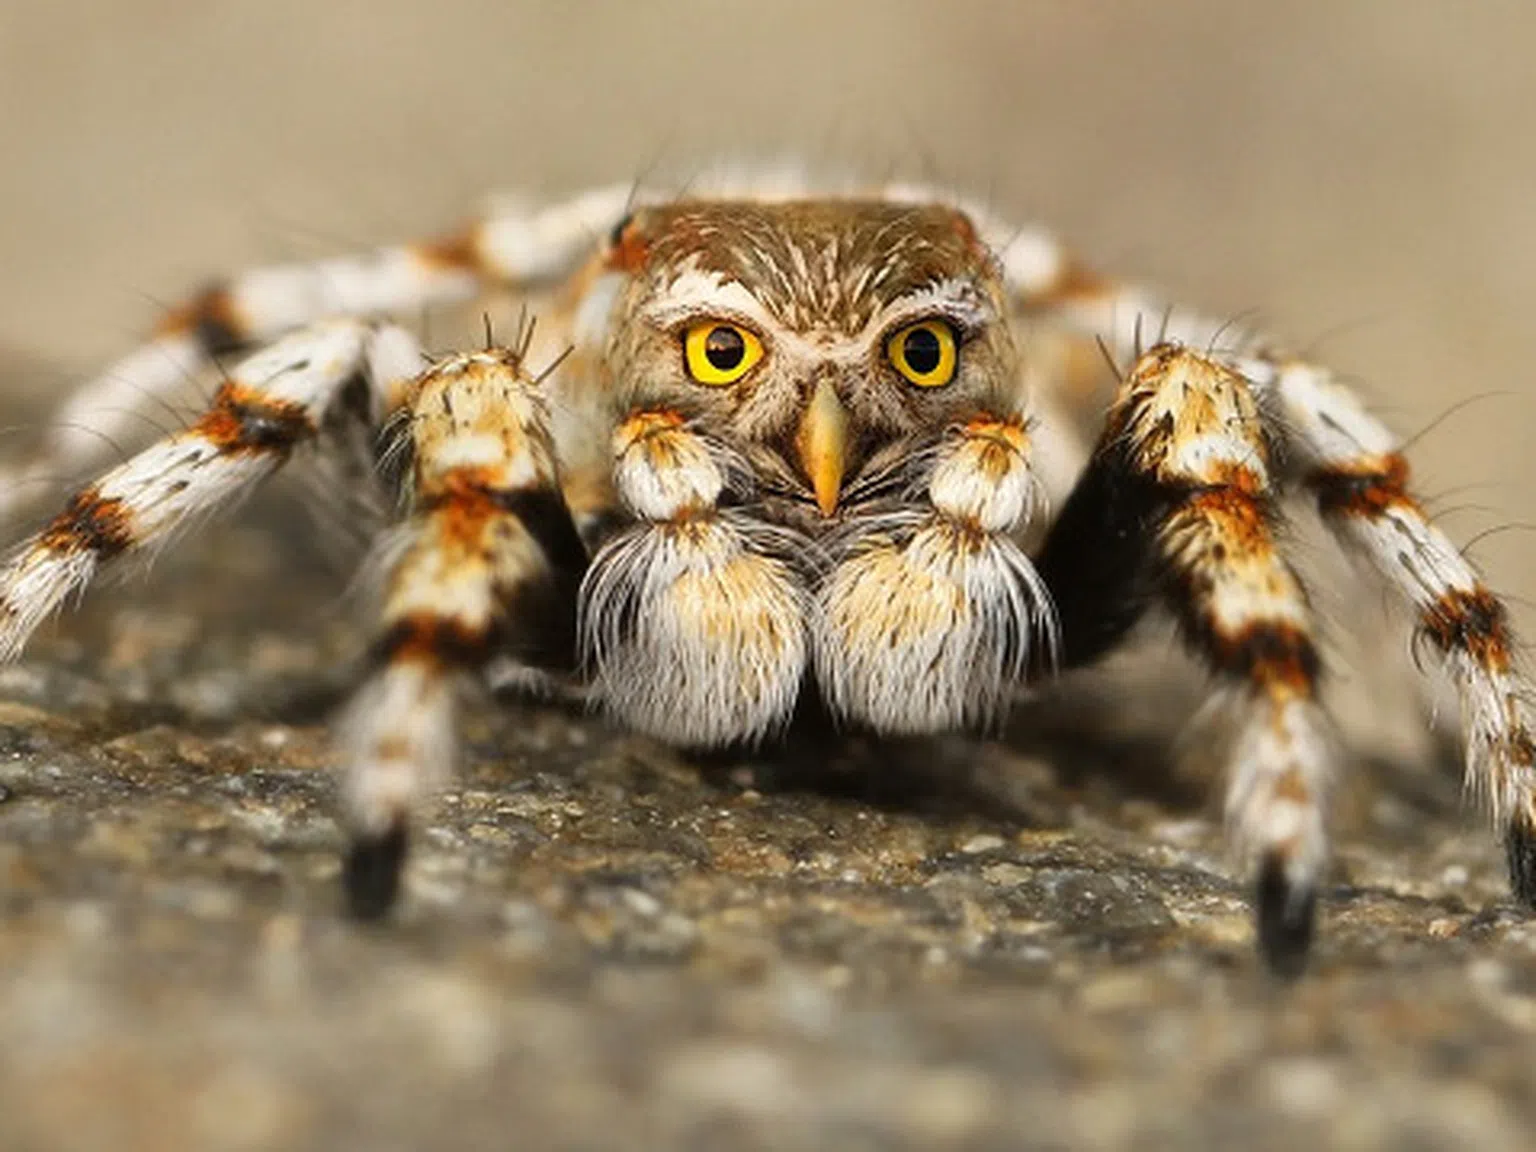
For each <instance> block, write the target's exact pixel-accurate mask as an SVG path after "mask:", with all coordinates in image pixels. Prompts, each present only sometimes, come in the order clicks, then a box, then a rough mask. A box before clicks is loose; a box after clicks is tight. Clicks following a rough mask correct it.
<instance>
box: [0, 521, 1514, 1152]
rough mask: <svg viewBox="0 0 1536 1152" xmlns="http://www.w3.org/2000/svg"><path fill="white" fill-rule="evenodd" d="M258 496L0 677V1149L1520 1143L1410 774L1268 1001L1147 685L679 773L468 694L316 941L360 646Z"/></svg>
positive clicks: (312, 564)
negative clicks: (351, 911) (371, 870)
mask: <svg viewBox="0 0 1536 1152" xmlns="http://www.w3.org/2000/svg"><path fill="white" fill-rule="evenodd" d="M297 515H298V514H297V512H296V509H295V507H294V505H293V502H292V501H291V500H289V499H285V498H284V497H283V496H281V495H278V496H275V497H272V498H269V499H266V500H263V501H261V502H259V505H258V507H257V509H256V515H255V516H254V517H248V518H244V519H242V521H241V523H240V524H239V525H230V526H226V527H220V528H218V529H215V530H214V531H213V532H211V533H210V534H209V535H207V536H206V537H204V538H202V539H201V540H200V541H198V542H195V543H192V544H190V545H189V546H188V547H186V548H184V549H182V550H181V551H180V552H179V553H177V555H176V556H175V557H174V558H171V559H168V560H167V561H166V562H164V563H163V564H161V565H160V566H159V568H158V569H157V571H156V573H155V579H154V581H153V583H152V585H151V587H150V589H148V590H146V589H145V588H143V587H138V586H130V587H129V588H128V589H118V590H116V591H115V592H114V591H108V592H106V593H104V594H101V595H96V596H92V597H90V598H88V600H87V603H86V605H85V607H84V609H83V610H82V611H81V612H80V613H79V614H78V615H75V616H73V617H71V618H70V619H69V620H68V621H67V622H65V623H63V624H61V625H59V626H58V627H56V628H53V629H51V630H49V632H48V633H47V634H45V635H44V636H43V637H42V638H41V639H40V640H39V642H38V643H37V645H36V646H35V647H34V649H33V651H32V653H31V654H30V655H29V657H28V658H27V659H26V660H25V661H24V662H23V663H21V664H19V665H16V666H12V667H9V668H7V669H4V670H3V671H0V698H3V700H4V703H3V704H0V875H3V877H4V888H3V897H4V899H3V903H0V909H3V916H4V923H3V927H0V1034H3V1035H4V1036H5V1037H6V1042H5V1044H4V1045H3V1048H0V1146H3V1147H6V1148H18V1149H23V1148H80V1149H97V1148H113V1149H117V1150H120V1152H136V1150H138V1149H144V1150H150V1149H153V1150H156V1152H175V1150H178V1149H199V1150H220V1149H269V1148H314V1149H322V1148H324V1149H337V1148H343V1149H351V1148H368V1149H392V1148H401V1149H405V1148H421V1147H433V1148H438V1149H454V1148H479V1147H518V1148H546V1147H547V1148H612V1147H633V1148H652V1147H655V1148H663V1147H665V1148H700V1149H704V1148H732V1149H736V1148H742V1149H752V1148H838V1149H857V1148H906V1147H911V1148H930V1147H965V1148H992V1147H998V1148H1001V1147H1039V1148H1057V1147H1060V1148H1065V1147H1094V1148H1098V1147H1102V1148H1162V1147H1172V1146H1179V1147H1194V1148H1203V1147H1210V1148H1217V1147H1235V1146H1246V1147H1256V1148H1262V1147H1274V1148H1284V1147H1296V1146H1298V1145H1300V1144H1301V1143H1302V1142H1303V1141H1306V1142H1310V1143H1313V1144H1325V1145H1328V1146H1336V1147H1362V1148H1375V1147H1389V1146H1390V1147H1392V1148H1394V1149H1403V1148H1438V1147H1446V1146H1449V1145H1451V1144H1460V1145H1462V1146H1469V1145H1473V1144H1475V1145H1476V1146H1479V1147H1506V1146H1507V1147H1518V1146H1522V1145H1523V1144H1524V1143H1525V1141H1524V1139H1523V1138H1522V1126H1523V1122H1525V1121H1527V1120H1528V1119H1530V1118H1531V1114H1532V1112H1533V1109H1532V1105H1531V1091H1532V1088H1533V1087H1536V1072H1533V1071H1532V1063H1531V1061H1530V1060H1529V1058H1528V1056H1529V1052H1530V1051H1531V1045H1532V1042H1533V1033H1536V955H1533V948H1536V934H1533V932H1532V929H1531V926H1530V925H1528V924H1527V922H1526V921H1525V920H1524V918H1523V917H1522V916H1520V915H1519V914H1517V913H1516V912H1515V911H1514V910H1513V909H1511V908H1510V906H1509V905H1508V904H1507V902H1506V898H1505V894H1504V889H1503V881H1502V877H1501V876H1500V868H1499V860H1498V854H1497V852H1496V851H1495V849H1494V847H1493V845H1492V843H1491V841H1490V840H1489V838H1488V837H1486V836H1484V835H1483V834H1482V833H1481V832H1480V831H1479V830H1478V829H1476V828H1475V827H1472V825H1473V824H1475V823H1476V822H1475V821H1474V820H1472V819H1471V818H1470V817H1468V816H1466V815H1464V814H1463V813H1462V812H1461V811H1460V805H1459V803H1458V798H1457V788H1456V786H1455V784H1454V783H1453V781H1452V779H1451V776H1450V775H1449V773H1448V772H1438V773H1437V772H1415V771H1408V770H1405V769H1392V768H1388V767H1385V766H1380V767H1377V768H1376V769H1375V770H1374V771H1371V770H1369V766H1367V771H1365V772H1364V773H1363V778H1362V780H1361V781H1360V782H1359V783H1357V786H1355V787H1354V788H1352V789H1350V790H1349V791H1348V792H1347V793H1346V795H1345V797H1344V802H1343V805H1342V817H1341V819H1342V820H1343V822H1344V824H1345V825H1346V832H1345V839H1344V843H1343V847H1342V850H1341V853H1340V860H1339V863H1338V867H1337V869H1336V875H1335V877H1334V883H1333V884H1332V885H1331V887H1330V889H1329V892H1328V899H1327V906H1326V911H1325V920H1324V931H1323V936H1322V942H1321V947H1320V949H1319V952H1318V955H1317V957H1316V963H1315V965H1314V967H1313V970H1312V972H1311V973H1309V974H1308V975H1307V976H1306V977H1305V978H1304V979H1303V980H1302V981H1300V982H1299V983H1298V984H1296V985H1294V986H1284V985H1280V984H1277V983H1275V982H1274V981H1272V980H1270V979H1268V978H1266V977H1265V976H1264V975H1263V974H1262V972H1261V971H1260V970H1259V968H1258V965H1257V963H1256V958H1255V956H1254V953H1253V946H1252V938H1251V930H1250V924H1249V917H1248V910H1247V907H1246V903H1245V900H1244V893H1243V892H1242V891H1241V889H1240V887H1239V886H1237V885H1235V884H1234V883H1233V882H1232V881H1231V880H1230V879H1229V877H1228V874H1227V872H1226V871H1225V869H1224V862H1223V859H1222V856H1221V847H1220V839H1219V835H1218V830H1217V826H1216V822H1215V821H1214V820H1212V819H1211V818H1210V812H1209V806H1208V804H1206V803H1205V802H1204V801H1203V800H1202V799H1201V798H1200V797H1201V796H1202V794H1203V791H1204V790H1203V788H1202V787H1201V786H1200V785H1199V783H1198V781H1192V780H1189V779H1187V778H1186V777H1184V776H1181V775H1180V774H1179V773H1177V772H1175V771H1173V770H1172V769H1171V767H1170V765H1169V758H1168V755H1167V743H1166V741H1162V740H1157V739H1153V738H1152V736H1151V735H1150V733H1152V732H1153V731H1154V730H1155V729H1156V728H1157V726H1158V723H1159V721H1158V720H1157V717H1159V716H1161V717H1163V719H1162V720H1161V721H1160V723H1161V725H1162V726H1163V727H1164V728H1166V726H1167V720H1166V716H1167V714H1168V713H1169V710H1170V708H1181V707H1183V700H1182V699H1181V697H1180V694H1179V692H1177V691H1173V690H1171V689H1169V688H1167V687H1166V685H1165V687H1164V688H1163V689H1161V690H1154V691H1153V692H1152V695H1151V696H1137V697H1122V698H1121V699H1120V703H1119V705H1118V706H1116V707H1114V708H1111V709H1110V710H1109V711H1108V712H1105V711H1104V710H1103V708H1102V707H1101V705H1102V701H1098V702H1097V703H1096V699H1097V697H1099V696H1102V695H1105V694H1107V693H1109V692H1111V691H1113V690H1114V689H1115V686H1116V685H1115V682H1114V678H1113V677H1101V678H1100V679H1099V681H1097V682H1095V683H1094V684H1092V685H1090V687H1089V688H1086V689H1080V690H1078V691H1076V692H1062V693H1058V694H1056V695H1055V696H1053V697H1052V698H1050V699H1047V700H1042V701H1037V702H1034V703H1033V704H1030V705H1028V706H1026V707H1025V708H1024V709H1023V711H1022V712H1021V713H1020V714H1019V715H1017V716H1016V717H1015V719H1014V721H1013V722H1012V724H1011V725H1010V728H1009V730H1008V731H1007V732H1005V733H1003V734H1001V735H1000V736H999V737H998V738H995V739H987V740H980V741H947V742H938V743H932V742H914V743H912V744H910V745H902V746H897V747H894V748H890V747H885V748H877V747H873V746H870V745H867V744H866V743H864V742H862V741H859V740H855V739H851V738H847V737H842V738H838V737H833V736H829V735H825V734H815V733H808V734H807V735H805V736H803V737H800V738H797V739H795V740H792V741H791V743H790V744H789V745H787V746H786V747H785V748H784V749H783V750H782V751H780V752H778V753H776V754H774V755H772V756H763V757H759V758H755V759H732V758H725V757H721V758H714V759H709V760H703V761H700V760H689V759H686V758H684V757H681V756H679V755H678V754H676V753H674V752H672V751H669V750H668V749H666V748H663V747H660V746H658V745H656V744H653V743H650V742H648V741H645V740H641V739H637V738H634V737H632V736H628V735H625V734H622V733H619V732H616V731H612V730H610V729H608V728H607V727H605V726H604V725H603V724H601V723H600V722H598V721H596V720H593V719H591V718H586V717H583V716H581V715H579V714H578V713H576V712H573V711H571V710H567V709H562V708H558V707H553V706H548V705H544V706H538V705H529V704H519V703H513V702H503V703H502V704H501V705H499V706H492V705H491V704H489V703H488V704H487V705H486V706H484V707H482V708H479V709H476V710H475V711H474V712H473V713H472V719H471V721H470V723H469V725H468V728H467V731H466V737H467V740H468V744H469V754H468V757H467V766H466V770H465V772H464V773H463V777H462V782H461V784H460V786H459V787H458V788H457V789H455V790H454V791H453V792H451V793H450V794H449V795H447V796H446V797H445V798H444V799H443V802H442V804H441V806H440V807H439V808H438V810H437V812H436V814H435V815H434V816H433V818H432V820H431V822H430V824H429V825H428V826H427V827H426V829H425V830H424V831H423V833H422V834H421V835H420V836H419V837H418V838H417V843H416V854H415V857H414V859H413V863H412V866H411V872H410V880H409V885H408V900H407V905H406V907H405V909H404V911H403V914H402V915H401V916H400V917H399V918H398V920H397V921H396V922H394V923H392V924H389V925H387V926H385V927H382V928H380V929H377V930H360V929H357V928H354V927H352V926H350V925H349V924H347V923H346V922H344V921H343V920H341V919H340V918H339V916H338V893H337V873H338V862H337V856H338V847H339V837H338V833H337V830H336V827H335V825H334V823H333V822H332V819H331V815H330V812H331V799H330V794H331V782H330V779H329V776H328V773H327V767H328V764H329V762H330V760H329V755H330V754H329V751H328V748H327V743H326V735H325V727H324V717H325V716H326V715H327V713H328V712H330V711H331V710H332V709H333V708H334V706H335V703H336V701H337V699H338V698H339V694H340V693H341V692H342V691H343V690H344V686H345V684H346V683H347V682H348V679H349V670H350V668H351V667H352V665H353V662H354V661H355V659H356V654H357V651H358V641H357V633H356V631H355V630H354V629H352V628H351V627H350V626H349V624H348V622H347V621H348V617H349V613H348V612H346V611H344V610H340V608H341V606H343V605H344V604H345V602H346V601H345V596H344V581H342V580H341V579H340V578H338V577H336V576H334V575H330V574H329V572H330V569H331V568H332V567H334V566H329V565H327V564H326V563H325V562H324V561H323V560H321V559H318V558H316V557H314V556H310V555H306V554H304V553H303V552H302V550H301V549H299V548H298V547H297V546H296V545H295V544H294V543H293V541H295V540H297V539H301V538H303V536H304V533H301V532H295V531H289V530H287V529H289V528H291V527H292V526H293V525H294V524H296V523H299V522H300V521H299V520H296V519H295V517H296V516H297ZM285 573H287V574H289V575H288V577H287V578H285V577H284V576H283V574H285ZM294 573H300V574H305V576H304V578H303V579H301V580H299V581H297V582H295V581H294V580H293V579H292V574H294ZM1151 647H1152V649H1153V654H1154V656H1159V657H1161V656H1162V655H1163V654H1162V653H1161V648H1162V645H1161V644H1160V643H1159V642H1158V641H1157V640H1156V639H1154V640H1153V641H1152V643H1151ZM1156 664H1157V666H1160V667H1167V665H1168V661H1167V660H1165V659H1161V658H1159V659H1158V660H1157V661H1156ZM1174 667H1175V670H1177V665H1174ZM1122 687H1123V685H1122ZM1170 699H1171V700H1172V701H1173V703H1172V704H1169V703H1167V702H1166V701H1168V700H1170ZM1138 701H1139V702H1140V705H1141V706H1140V707H1134V706H1132V705H1134V704H1136V703H1137V702H1138ZM1094 718H1097V719H1094ZM1111 719H1112V720H1113V723H1111V722H1110V720H1111Z"/></svg>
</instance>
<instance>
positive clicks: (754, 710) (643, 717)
mask: <svg viewBox="0 0 1536 1152" xmlns="http://www.w3.org/2000/svg"><path fill="white" fill-rule="evenodd" d="M612 452H613V476H614V486H615V489H616V490H617V493H618V497H619V500H620V501H621V503H622V504H623V506H624V508H625V510H626V511H627V513H628V515H629V516H630V517H631V518H633V519H634V520H635V521H636V523H633V524H632V525H631V526H630V527H628V528H625V529H622V530H620V531H619V532H618V533H617V534H615V535H613V536H612V537H610V538H609V540H608V541H607V543H605V544H604V545H603V547H602V548H601V549H600V551H599V552H598V554H597V555H596V557H594V559H593V562H592V567H591V569H590V570H589V571H588V573H587V578H586V581H585V583H584V585H583V587H582V594H581V645H582V651H583V653H584V656H585V664H586V668H587V672H588V674H589V676H590V678H591V682H592V689H593V693H594V695H595V697H596V699H598V700H599V701H601V703H602V705H603V707H604V708H606V709H607V710H608V711H609V712H611V713H612V714H614V715H615V716H617V717H619V718H620V719H622V720H623V722H624V723H625V724H627V725H628V726H630V727H633V728H636V729H638V730H640V731H643V732H648V733H651V734H654V735H657V736H659V737H661V738H663V739H666V740H669V741H671V742H673V743H676V744H682V745H691V746H695V747H711V746H720V745H726V744H733V743H739V742H745V743H751V742H753V741H756V740H758V739H760V738H762V737H763V736H765V735H767V734H768V733H770V732H772V731H774V730H775V729H777V728H779V727H781V726H782V725H784V724H785V723H787V722H788V720H789V718H790V715H791V713H792V711H793V708H794V704H795V699H796V697H797V695H798V694H799V689H800V681H801V677H802V675H803V673H804V669H805V664H806V658H807V640H806V620H807V616H808V595H809V594H808V592H807V589H806V576H805V572H804V565H805V542H804V540H803V539H801V538H799V537H797V536H794V535H793V534H791V533H789V532H787V531H786V530H784V529H781V528H776V527H774V526H772V525H769V524H767V523H765V522H762V521H761V520H759V519H757V518H755V517H754V516H753V515H751V514H750V513H748V512H747V511H746V510H744V509H739V508H722V507H721V506H720V503H721V497H722V496H723V495H724V494H725V493H726V492H727V490H728V488H729V487H730V484H731V475H732V470H731V467H730V461H729V460H728V459H727V457H726V455H725V454H724V453H723V452H722V451H720V450H719V448H718V447H717V446H715V445H714V444H713V443H712V442H711V441H709V440H708V439H706V438H705V437H704V436H702V435H700V434H699V433H697V432H696V431H694V430H693V429H692V428H691V427H690V426H689V425H688V422H687V421H686V420H685V419H684V418H683V417H682V416H681V415H679V414H678V413H675V412H672V411H668V410H662V409H641V410H637V411H635V412H632V413H631V414H630V415H629V416H628V417H626V418H625V419H624V420H622V421H621V422H620V423H619V425H618V426H617V428H616V429H615V430H614V433H613V439H612Z"/></svg>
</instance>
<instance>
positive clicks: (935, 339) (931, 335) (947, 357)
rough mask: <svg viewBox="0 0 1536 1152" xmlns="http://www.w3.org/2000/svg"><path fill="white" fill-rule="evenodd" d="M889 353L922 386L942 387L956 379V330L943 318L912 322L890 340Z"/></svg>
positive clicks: (899, 370)
mask: <svg viewBox="0 0 1536 1152" xmlns="http://www.w3.org/2000/svg"><path fill="white" fill-rule="evenodd" d="M885 354H886V355H887V356H889V357H890V359H891V363H892V364H894V365H895V366H896V371H898V372H900V373H901V374H902V375H903V376H905V377H906V378H907V379H908V380H909V381H911V382H912V383H913V384H916V385H917V386H918V387H919V388H942V387H943V386H944V385H945V384H948V383H949V382H950V381H951V380H953V379H954V378H955V330H954V329H953V328H951V327H950V326H949V325H948V324H946V323H945V322H944V321H943V320H920V321H918V323H916V324H908V325H907V326H906V327H905V328H903V329H902V330H901V331H900V332H897V333H896V335H894V336H892V337H891V338H890V340H888V341H886V345H885Z"/></svg>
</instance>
